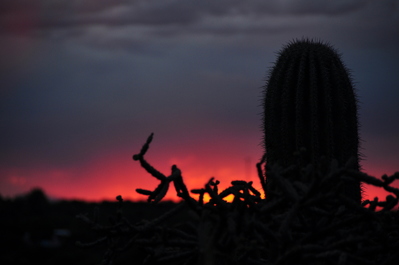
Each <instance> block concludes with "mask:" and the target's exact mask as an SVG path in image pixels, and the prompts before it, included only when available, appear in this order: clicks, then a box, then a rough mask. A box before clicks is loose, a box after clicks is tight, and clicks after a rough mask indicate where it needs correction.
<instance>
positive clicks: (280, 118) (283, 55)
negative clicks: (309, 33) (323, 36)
mask: <svg viewBox="0 0 399 265" xmlns="http://www.w3.org/2000/svg"><path fill="white" fill-rule="evenodd" d="M263 103H264V133H265V136H264V137H265V139H264V140H265V147H266V161H267V163H268V164H273V163H278V164H280V165H282V166H289V165H290V164H292V163H295V156H294V152H296V151H298V150H300V149H302V148H305V150H306V151H305V162H306V163H317V161H319V159H320V158H321V157H325V158H327V159H330V160H332V159H336V160H337V161H338V163H339V164H340V166H343V165H345V163H347V161H348V160H349V159H354V161H355V163H354V165H353V169H355V170H359V153H358V148H359V137H358V119H357V100H356V95H355V92H354V90H353V86H352V81H351V78H350V75H349V72H348V69H347V68H346V67H345V65H344V64H343V63H342V61H341V59H340V55H339V54H338V53H337V51H336V50H335V49H334V48H333V47H332V46H330V45H328V44H326V43H322V42H319V41H312V40H307V39H305V40H297V41H293V42H291V43H289V44H288V45H286V46H285V47H284V48H283V49H282V51H281V52H280V53H279V57H278V59H277V61H276V63H275V65H274V68H272V69H271V71H270V75H269V80H268V82H267V84H266V86H265V98H264V102H263ZM266 174H267V173H266ZM266 189H267V191H266V192H267V193H270V194H272V193H273V189H274V186H273V180H272V179H266ZM342 192H343V194H344V195H346V196H348V197H350V198H352V199H353V200H355V201H358V202H360V201H361V188H360V183H359V182H358V181H354V180H353V181H352V180H348V183H345V185H344V189H343V191H342Z"/></svg>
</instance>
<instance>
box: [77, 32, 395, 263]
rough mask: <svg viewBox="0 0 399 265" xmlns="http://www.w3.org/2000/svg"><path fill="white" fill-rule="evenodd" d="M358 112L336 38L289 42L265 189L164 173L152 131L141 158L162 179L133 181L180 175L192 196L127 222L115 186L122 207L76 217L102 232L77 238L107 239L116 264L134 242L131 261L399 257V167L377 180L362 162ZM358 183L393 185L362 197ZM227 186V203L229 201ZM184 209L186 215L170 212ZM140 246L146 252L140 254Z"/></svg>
mask: <svg viewBox="0 0 399 265" xmlns="http://www.w3.org/2000/svg"><path fill="white" fill-rule="evenodd" d="M291 57H292V58H291ZM338 105H339V106H338ZM356 115H357V114H356V98H355V95H354V92H353V88H352V85H351V81H350V78H349V75H348V71H347V70H346V68H345V67H344V66H343V64H342V63H341V61H340V58H339V56H338V55H337V53H336V52H335V51H334V50H333V49H332V48H331V46H329V45H326V44H323V43H320V42H312V41H308V40H304V41H297V42H293V43H290V44H289V45H287V46H286V48H285V49H284V50H283V51H282V52H281V53H280V57H279V59H278V60H277V63H276V66H275V68H274V69H273V70H272V72H271V75H270V80H269V82H268V84H267V89H266V97H265V124H264V125H265V145H266V151H267V153H266V154H265V155H264V156H263V157H262V159H261V160H260V162H259V163H257V165H256V167H257V170H258V177H259V179H260V182H261V184H262V188H263V191H264V192H265V194H266V197H267V198H266V199H264V198H262V197H261V193H260V192H259V191H257V190H256V189H254V188H253V186H252V182H246V181H240V180H235V181H232V182H231V186H230V187H228V188H227V189H225V190H220V189H219V181H217V180H215V179H214V178H211V179H210V180H209V181H208V182H207V183H206V184H205V185H204V187H202V188H199V189H194V190H191V192H189V190H188V188H187V186H186V185H185V183H184V180H183V173H182V171H181V170H180V169H179V168H178V167H177V166H176V165H172V166H171V172H170V174H164V173H162V172H160V171H158V170H157V169H156V168H155V167H153V166H152V165H151V164H150V163H149V162H148V161H147V160H146V159H145V155H146V153H147V151H148V150H149V147H150V144H151V143H152V140H153V134H151V135H150V136H149V137H148V138H147V141H146V142H145V144H144V145H143V147H142V148H141V150H140V152H139V153H137V154H135V155H133V160H135V161H138V162H139V163H140V165H141V166H142V167H143V168H144V169H145V170H146V171H147V172H148V173H149V174H151V175H152V176H153V177H155V178H156V179H158V180H159V185H158V186H157V187H156V188H155V189H153V190H145V189H136V191H137V192H138V193H140V194H142V195H144V196H147V200H148V202H151V203H158V202H160V201H161V200H162V199H163V198H164V196H165V195H166V193H167V191H168V190H169V187H170V186H171V184H173V186H174V188H175V190H176V193H177V196H179V197H181V198H182V199H183V201H182V202H181V203H179V204H178V205H177V206H176V207H175V208H174V209H172V210H170V211H169V212H167V213H165V214H163V215H161V216H159V217H158V218H156V219H154V220H150V221H146V220H145V221H142V222H137V223H130V222H129V220H127V219H126V218H125V217H124V214H123V205H124V203H123V198H122V196H117V200H118V201H119V207H118V209H117V210H116V214H115V217H114V218H111V221H110V224H108V225H104V224H100V223H99V222H98V221H96V217H95V218H94V220H92V219H90V218H88V216H87V215H80V216H79V218H80V219H81V220H83V221H84V222H86V223H87V224H88V225H89V226H90V227H91V229H92V230H94V231H98V234H99V237H98V238H97V239H96V240H95V241H93V242H89V243H79V245H81V246H86V247H90V246H95V245H100V244H105V245H106V246H107V247H108V249H107V252H106V253H105V255H104V259H103V264H112V263H113V262H114V260H115V258H116V257H117V254H118V253H119V252H121V251H124V250H126V249H128V248H130V249H133V250H134V251H133V253H138V254H137V256H135V258H133V259H134V260H132V262H134V263H137V264H163V265H164V264H201V265H214V264H218V265H223V264H226V265H227V264H237V265H238V264H249V265H260V264H273V265H283V264H287V265H289V264H310V265H316V264H317V265H318V264H340V265H352V264H397V263H399V253H398V252H397V248H398V247H399V232H398V231H399V215H398V212H397V211H391V210H392V209H393V208H394V207H395V206H396V205H397V203H398V200H399V189H397V188H394V187H392V185H391V184H392V182H393V181H395V180H396V179H399V172H397V173H395V174H393V175H391V176H387V175H384V176H382V179H377V178H374V177H372V176H369V175H367V174H365V173H362V172H360V171H359V158H358V157H359V156H358V142H359V140H358V132H357V117H356ZM274 129H275V130H274ZM303 147H304V148H305V149H306V150H305V151H303V150H301V149H303ZM298 151H299V152H298ZM295 152H296V153H295ZM322 157H324V158H322ZM351 158H352V163H351V162H350V161H351ZM266 161H267V168H266V170H264V168H265V164H266ZM348 161H349V162H348ZM265 171H267V177H268V178H269V179H268V180H267V181H266V179H265ZM270 179H271V180H270ZM360 183H367V184H370V185H374V186H377V187H381V188H383V189H385V190H386V191H387V192H389V193H390V195H388V196H387V197H386V200H385V201H379V199H378V198H375V199H374V200H373V201H369V200H365V201H364V202H363V203H362V204H360V203H359V202H360ZM269 192H270V193H272V196H271V197H272V199H270V196H269V194H268V193H269ZM190 193H193V194H198V195H199V199H194V198H193V197H192V196H191V195H190ZM205 194H208V195H209V197H210V200H209V201H208V202H206V201H204V195H205ZM229 195H231V196H232V197H233V199H232V202H230V203H229V202H226V201H225V198H226V197H227V196H229ZM377 207H380V208H381V211H379V212H377V211H376V210H377ZM125 210H126V209H125ZM182 213H183V216H184V218H180V217H179V218H177V219H178V220H184V221H181V223H179V222H176V223H175V224H173V223H172V224H171V223H166V222H165V221H166V220H167V219H170V218H173V217H176V216H178V215H179V214H182ZM97 219H98V218H97ZM143 253H145V254H146V258H145V259H144V260H143V259H140V258H139V256H140V255H141V256H142V255H143Z"/></svg>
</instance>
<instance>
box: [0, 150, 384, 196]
mask: <svg viewBox="0 0 399 265" xmlns="http://www.w3.org/2000/svg"><path fill="white" fill-rule="evenodd" d="M161 161H162V160H161V159H160V158H158V159H154V162H153V165H154V167H157V164H160V165H162V164H166V163H165V162H164V163H162V162H161ZM157 162H159V163H157ZM197 162H198V156H196V155H191V156H186V157H181V158H180V157H174V158H170V159H169V160H168V161H167V163H168V164H170V165H172V164H176V165H177V166H178V167H179V168H180V169H181V170H182V175H183V179H184V181H185V184H186V185H187V187H188V189H189V190H190V189H195V188H201V187H204V185H205V183H206V182H207V181H208V180H209V179H210V178H211V177H215V179H217V180H219V181H220V182H221V184H220V189H224V188H227V187H228V186H230V184H231V181H232V180H240V179H241V180H246V181H253V183H254V187H255V188H256V189H257V190H261V186H260V183H259V180H258V177H257V176H256V168H255V163H256V160H255V161H253V163H252V164H253V167H252V170H251V173H250V174H249V175H248V172H245V171H246V169H245V164H244V161H243V159H241V161H240V159H238V158H236V159H235V160H234V159H233V160H232V159H229V160H228V161H226V160H222V159H221V160H219V161H216V160H215V162H213V163H204V164H200V165H196V164H197ZM150 163H151V161H150ZM229 165H234V167H231V166H229ZM159 170H160V171H161V172H163V173H164V174H165V175H168V173H169V170H164V171H163V170H161V169H159ZM378 171H379V170H374V171H373V172H375V173H377V172H378ZM7 182H8V185H10V186H14V188H16V189H14V191H15V192H14V194H3V196H4V195H5V196H14V195H16V194H18V193H21V191H24V192H27V191H29V190H30V189H32V188H35V187H40V188H42V189H43V190H44V191H45V192H46V193H47V195H48V196H50V197H51V198H58V199H68V200H71V199H78V200H84V201H89V202H99V201H102V200H108V201H115V197H116V196H117V195H122V197H123V198H124V199H125V200H133V201H144V200H146V197H145V196H143V195H140V194H138V193H136V192H135V189H136V188H144V189H148V190H153V189H154V188H155V187H156V186H157V185H158V183H159V182H158V180H156V179H155V178H154V177H152V176H151V175H150V174H148V173H147V172H146V171H145V170H144V169H142V168H141V167H140V165H139V163H138V162H134V161H132V160H130V159H126V160H125V161H123V160H121V159H114V160H110V159H109V158H103V159H101V160H98V161H96V162H93V163H91V164H89V165H87V166H86V167H83V168H80V169H50V170H47V169H42V170H32V171H25V172H24V171H22V170H14V171H13V172H10V174H9V175H8V176H7ZM10 191H11V190H10ZM11 192H12V191H11ZM386 195H388V193H387V192H386V191H384V190H383V189H382V188H379V187H374V186H370V185H364V193H363V199H369V200H373V199H374V197H379V199H380V200H384V199H385V197H386ZM193 197H196V196H193ZM164 200H171V201H175V202H176V201H179V200H180V198H178V197H177V196H176V194H175V190H174V188H173V187H171V188H170V190H169V192H168V194H167V195H166V196H165V199H164Z"/></svg>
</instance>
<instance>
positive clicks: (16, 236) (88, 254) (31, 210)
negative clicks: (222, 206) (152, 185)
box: [0, 189, 175, 265]
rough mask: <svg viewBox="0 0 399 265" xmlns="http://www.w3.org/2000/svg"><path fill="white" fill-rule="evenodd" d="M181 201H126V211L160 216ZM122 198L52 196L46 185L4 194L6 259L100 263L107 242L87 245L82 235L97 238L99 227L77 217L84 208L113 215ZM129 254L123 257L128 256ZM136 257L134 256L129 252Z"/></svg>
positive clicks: (134, 216) (1, 221) (138, 216)
mask: <svg viewBox="0 0 399 265" xmlns="http://www.w3.org/2000/svg"><path fill="white" fill-rule="evenodd" d="M174 206H175V204H174V203H172V202H165V203H160V204H157V205H148V204H147V203H139V202H138V203H133V202H129V201H127V202H124V209H125V210H126V212H125V213H124V216H126V218H129V220H132V221H133V222H137V221H140V220H142V219H154V218H156V217H157V216H158V215H160V214H163V213H165V212H167V211H169V210H170V209H172V208H173V207H174ZM116 207H117V203H116V202H102V203H86V202H83V201H50V200H49V199H48V198H47V196H46V195H45V193H44V192H43V191H42V190H40V189H34V190H32V191H31V192H29V193H28V194H26V195H24V196H19V197H16V198H13V199H7V198H3V197H1V200H0V217H1V218H0V227H1V228H0V235H1V236H0V244H1V246H2V251H1V255H0V264H7V265H13V264H16V265H17V264H18V265H19V264H42V265H46V264H48V265H54V264H57V265H62V264H65V265H66V264H68V265H70V264H97V263H98V261H99V260H101V257H102V255H103V253H104V251H105V248H91V249H82V248H79V247H76V241H77V240H92V239H93V237H95V236H97V233H95V232H93V231H91V230H90V229H88V228H87V227H86V226H82V223H81V222H80V221H79V220H78V219H76V215H78V214H82V213H83V214H86V215H87V216H88V217H92V216H93V215H94V213H95V212H98V213H99V215H100V218H99V219H98V221H100V222H106V221H108V218H109V217H113V215H114V213H115V208H116ZM123 258H124V256H121V257H120V260H121V261H123ZM125 258H126V260H132V256H127V257H125Z"/></svg>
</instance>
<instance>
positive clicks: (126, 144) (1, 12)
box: [0, 0, 399, 194]
mask: <svg viewBox="0 0 399 265" xmlns="http://www.w3.org/2000/svg"><path fill="white" fill-rule="evenodd" d="M398 6H399V1H397V0H381V1H377V0H369V1H365V0H340V1H320V0H313V1H312V0H302V1H294V0H278V1H264V0H263V1H239V0H219V1H211V0H208V1H168V0H156V1H148V0H140V1H115V0H90V1H82V0H76V1H70V0H63V1H50V0H47V1H29V0H13V1H8V0H7V1H6V0H3V1H1V3H0V26H1V27H0V28H1V30H0V55H1V57H2V58H3V59H2V60H1V62H0V82H1V84H2V85H1V86H2V87H1V91H0V122H1V129H0V134H1V137H0V148H1V153H0V174H1V176H0V187H4V188H0V193H5V194H11V193H12V192H18V191H22V190H23V189H26V188H27V186H26V185H25V186H24V187H14V186H15V185H14V184H15V183H17V182H18V181H14V184H10V181H9V180H10V179H11V178H12V176H13V175H12V174H14V175H15V174H16V173H15V172H16V171H18V170H19V169H24V170H26V172H29V170H33V169H35V170H41V168H49V167H50V168H55V169H66V168H71V167H73V168H80V167H84V165H85V164H87V163H88V162H89V161H92V160H94V159H96V157H98V156H100V154H104V153H107V152H108V153H109V152H117V153H118V152H119V153H120V154H123V155H125V153H126V154H129V158H130V155H131V153H132V152H133V151H134V150H135V149H134V148H137V147H139V146H140V145H141V144H142V142H143V141H144V139H145V138H146V137H147V135H148V134H149V133H150V132H152V131H154V132H155V133H156V136H157V137H159V138H157V139H162V140H158V141H160V143H162V148H160V149H159V150H163V151H159V152H164V153H161V154H160V155H159V157H161V155H163V156H164V158H165V157H168V156H170V155H171V152H172V151H173V150H176V151H175V153H176V154H178V155H180V156H184V155H183V154H181V152H182V151H181V150H183V146H184V147H192V149H193V150H191V151H192V152H196V151H197V152H200V149H201V146H199V145H207V146H208V145H211V146H213V150H212V152H216V150H220V149H222V148H223V149H226V148H227V149H228V148H229V146H230V145H234V142H229V143H226V142H223V141H224V140H226V139H230V141H237V139H240V141H242V143H245V144H246V145H247V147H242V149H237V150H234V151H235V152H241V153H239V154H237V156H242V157H246V156H250V157H252V158H253V160H254V161H255V160H256V159H257V158H258V156H259V155H260V154H261V153H262V152H263V151H262V147H261V146H259V143H260V142H261V138H262V132H261V130H260V129H259V126H260V124H261V121H260V119H261V117H260V116H259V115H258V114H259V113H260V112H261V107H260V106H259V104H260V102H259V100H260V97H261V91H262V86H263V85H264V83H265V79H266V78H267V71H268V68H269V67H271V66H272V63H273V61H274V60H275V58H276V52H277V51H278V50H280V49H281V47H282V45H284V44H286V43H287V42H289V41H291V40H293V39H295V38H302V37H308V38H314V39H320V40H323V41H326V42H330V43H331V44H333V45H334V46H335V47H336V48H337V49H338V50H340V51H341V53H342V58H343V60H344V62H345V63H346V64H347V66H348V67H349V68H350V69H352V74H353V78H354V82H355V85H356V89H357V92H358V95H359V99H360V102H361V106H360V120H361V123H362V127H361V135H362V139H363V144H362V146H363V148H364V150H363V151H362V153H363V154H364V155H365V157H366V159H367V160H366V161H368V162H369V164H367V165H366V166H365V167H366V169H369V170H370V171H373V172H377V173H381V172H382V171H383V170H387V171H388V172H387V173H392V172H391V171H392V170H395V165H399V163H398V157H399V151H398V150H399V137H398V134H397V132H398V131H399V118H398V117H397V115H398V113H399V104H397V102H398V100H399V89H398V88H399V74H398V69H399V49H398V48H397V47H399V7H398ZM158 135H159V136H158ZM222 140H223V141H222ZM222 142H223V143H222ZM176 146H178V147H181V148H180V149H179V148H176ZM237 146H241V145H240V144H237ZM237 148H238V147H237ZM240 148H241V147H240ZM115 150H117V151H115ZM166 150H167V151H166ZM202 151H204V152H207V151H208V152H210V150H206V149H205V150H202ZM225 152H230V151H229V150H225ZM159 159H161V158H159ZM165 163H166V162H165ZM365 163H366V162H365ZM16 169H18V170H16ZM398 169H399V167H398V166H397V167H396V170H398ZM12 172H14V173H12ZM382 173H384V172H382ZM69 177H70V178H73V176H69ZM21 178H29V177H28V176H26V174H25V173H24V175H23V176H21ZM14 180H15V178H14ZM26 181H27V180H26ZM26 181H25V182H24V183H26ZM28 182H29V181H28ZM32 183H33V182H32ZM13 185H14V186H13ZM32 185H33V184H32Z"/></svg>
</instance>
